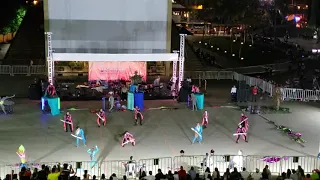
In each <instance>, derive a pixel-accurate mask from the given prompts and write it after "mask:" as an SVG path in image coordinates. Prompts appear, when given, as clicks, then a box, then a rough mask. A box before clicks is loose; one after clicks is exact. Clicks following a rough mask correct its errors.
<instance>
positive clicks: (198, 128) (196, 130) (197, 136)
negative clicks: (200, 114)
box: [191, 123, 202, 144]
mask: <svg viewBox="0 0 320 180" xmlns="http://www.w3.org/2000/svg"><path fill="white" fill-rule="evenodd" d="M191 130H192V131H194V138H193V140H192V144H194V143H195V142H196V141H197V140H198V142H199V144H201V142H202V126H200V124H199V123H198V124H197V126H196V127H194V128H191Z"/></svg>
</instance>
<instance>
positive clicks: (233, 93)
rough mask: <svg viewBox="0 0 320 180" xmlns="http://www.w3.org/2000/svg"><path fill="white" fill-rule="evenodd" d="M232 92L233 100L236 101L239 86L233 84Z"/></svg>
mask: <svg viewBox="0 0 320 180" xmlns="http://www.w3.org/2000/svg"><path fill="white" fill-rule="evenodd" d="M230 93H231V101H232V102H235V101H236V100H237V88H236V86H233V87H232V88H231V92H230Z"/></svg>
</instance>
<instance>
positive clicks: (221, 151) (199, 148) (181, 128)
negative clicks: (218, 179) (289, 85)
mask: <svg viewBox="0 0 320 180" xmlns="http://www.w3.org/2000/svg"><path fill="white" fill-rule="evenodd" d="M208 84H209V87H210V89H209V90H208V94H207V96H206V102H205V106H206V108H205V109H206V110H208V112H209V115H210V124H209V127H208V128H207V129H205V130H204V135H203V137H204V139H203V144H202V145H199V144H194V145H192V144H191V140H192V136H193V132H192V131H191V130H190V128H191V127H194V126H195V124H196V123H197V122H200V121H201V117H202V113H203V112H202V111H197V112H193V111H190V110H187V109H186V107H185V105H184V104H177V103H175V102H173V101H172V100H165V101H146V102H145V106H146V107H147V108H152V107H159V106H161V105H164V106H172V107H178V108H179V109H178V110H147V111H145V112H144V116H145V122H144V124H143V126H133V123H134V122H133V113H132V112H115V113H112V114H108V117H107V119H108V124H107V127H104V128H100V129H99V128H97V126H96V123H95V119H96V116H95V114H92V113H90V112H89V110H84V111H72V112H71V113H72V115H73V119H74V123H75V124H76V125H80V126H81V127H82V128H83V129H84V131H85V134H86V137H87V141H88V147H92V146H95V145H98V146H99V147H100V152H99V153H98V155H97V157H98V160H99V161H103V160H107V161H108V163H107V164H108V165H107V164H104V163H103V164H102V166H103V167H102V169H104V170H101V171H108V173H111V172H120V171H121V172H122V171H123V166H122V161H112V162H111V161H110V160H126V159H128V157H129V156H131V155H132V156H134V158H135V159H137V160H139V159H148V158H155V157H173V156H179V155H180V154H179V151H180V150H181V149H183V150H185V154H186V155H203V154H205V153H206V152H208V151H209V150H210V149H214V150H215V151H216V155H226V154H229V155H235V154H237V151H238V150H239V149H241V150H243V152H244V155H255V156H257V157H256V158H255V159H254V160H251V159H250V160H247V161H246V164H245V166H247V167H248V168H249V170H250V171H251V170H254V169H255V168H256V167H259V168H262V167H263V166H264V165H265V163H263V162H262V161H261V160H260V159H259V158H261V157H262V156H265V155H279V156H285V155H286V156H307V155H311V156H314V155H316V154H317V153H318V152H319V137H318V135H317V132H318V129H319V128H320V125H319V123H317V122H316V119H317V116H318V115H319V114H320V113H319V111H318V107H316V104H315V105H314V106H313V105H312V104H296V103H287V104H285V105H284V106H287V107H289V108H291V111H292V113H291V114H277V115H264V116H265V117H267V118H269V119H270V120H273V121H276V122H277V123H279V124H283V125H285V126H288V127H290V128H292V129H294V130H296V131H300V132H301V133H302V134H303V137H304V139H305V140H306V141H307V142H306V143H305V147H304V148H303V147H301V146H300V145H299V144H296V143H295V142H293V141H292V140H290V139H288V137H286V136H284V135H283V134H281V133H280V132H279V131H277V130H275V129H274V128H273V126H272V125H270V124H268V123H267V121H266V120H264V119H263V118H261V117H260V116H258V115H249V122H250V130H249V143H245V142H243V141H241V142H240V143H239V144H236V143H235V138H234V137H233V136H232V134H233V133H234V131H235V129H236V126H237V123H238V121H239V116H240V113H241V112H240V110H238V109H230V108H214V106H216V105H230V104H228V101H229V100H228V98H229V91H230V87H231V86H232V84H234V82H230V81H212V82H209V83H208ZM14 86H15V87H17V88H19V84H18V83H17V84H16V85H14ZM2 89H6V88H1V90H2ZM20 89H22V88H20ZM12 91H17V90H12ZM71 107H77V108H89V109H99V108H100V107H101V102H99V101H90V102H88V101H87V102H63V103H62V109H66V108H71ZM60 118H62V115H61V116H56V117H52V116H51V115H45V114H43V113H42V112H41V111H40V105H39V104H38V102H35V101H29V100H26V99H16V106H15V113H14V114H13V115H8V116H5V115H2V116H0V143H1V148H0V152H1V154H2V158H1V161H0V164H12V163H17V162H18V161H19V159H18V157H17V155H16V154H15V152H16V150H17V148H18V147H19V145H20V144H23V145H24V146H25V148H26V151H27V156H28V160H29V161H32V162H34V161H35V162H57V161H60V162H61V161H88V160H89V155H88V154H87V153H86V150H87V148H88V147H80V148H76V147H75V139H74V138H72V137H71V135H70V133H65V132H64V131H63V127H62V123H61V122H60V121H59V119H60ZM124 131H129V132H131V133H133V134H134V135H135V138H136V141H137V142H136V143H137V144H136V146H135V147H132V146H131V145H128V146H126V147H124V148H122V147H120V135H119V134H121V133H123V132H124ZM214 158H215V160H214V164H212V166H216V167H219V168H220V170H221V171H223V169H225V168H226V167H227V165H228V163H222V161H224V160H223V159H222V157H221V156H218V157H214ZM169 159H170V158H169ZM169 159H167V160H168V161H170V160H169ZM191 159H192V158H190V157H188V156H187V157H182V158H181V159H175V162H174V163H175V164H174V165H172V164H171V167H175V166H179V165H184V164H199V162H201V161H202V159H201V158H200V159H199V158H198V159H196V160H194V158H193V160H192V161H194V162H191ZM300 160H301V161H304V163H307V164H311V163H310V162H311V160H307V159H303V160H302V159H300ZM149 161H150V162H149ZM164 161H165V160H164V159H162V160H161V162H162V164H161V168H162V169H165V168H167V167H169V166H170V165H169V164H170V163H169V162H168V163H167V164H166V163H164ZM146 162H147V163H146V164H151V165H149V166H148V167H150V168H151V169H150V170H156V169H157V168H158V167H160V165H159V166H154V165H153V160H146ZM287 162H288V164H287V165H286V166H284V165H282V166H281V168H282V169H283V170H285V169H287V168H296V166H297V165H298V164H292V161H291V160H288V161H287ZM110 163H111V164H110ZM112 163H114V164H112ZM163 163H164V164H163ZM299 163H300V162H299ZM88 166H89V165H87V167H86V169H89V168H88ZM273 166H274V167H272V168H273V171H274V172H276V171H278V170H276V169H277V168H280V166H279V165H277V164H273ZM110 167H111V169H110ZM114 167H117V168H119V169H120V170H115V169H114ZM9 168H10V167H9ZM312 168H314V166H313V164H312V165H311V166H310V167H309V169H308V171H310V170H311V169H312ZM7 171H8V170H5V172H7ZM99 172H100V171H98V170H97V169H94V172H92V173H95V174H97V173H99ZM0 173H1V169H0ZM1 176H2V175H1Z"/></svg>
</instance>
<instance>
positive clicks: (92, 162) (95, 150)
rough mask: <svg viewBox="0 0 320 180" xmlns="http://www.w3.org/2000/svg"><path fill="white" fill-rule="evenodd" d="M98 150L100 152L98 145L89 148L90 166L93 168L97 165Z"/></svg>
mask: <svg viewBox="0 0 320 180" xmlns="http://www.w3.org/2000/svg"><path fill="white" fill-rule="evenodd" d="M98 152H99V148H98V146H96V147H93V148H91V149H88V151H87V153H89V155H90V166H91V168H93V166H95V165H96V158H95V156H96V154H97V153H98Z"/></svg>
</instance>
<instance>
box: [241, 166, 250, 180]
mask: <svg viewBox="0 0 320 180" xmlns="http://www.w3.org/2000/svg"><path fill="white" fill-rule="evenodd" d="M240 174H241V176H242V178H243V179H244V180H247V179H248V177H249V176H250V173H249V172H248V171H247V170H246V168H242V172H240Z"/></svg>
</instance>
